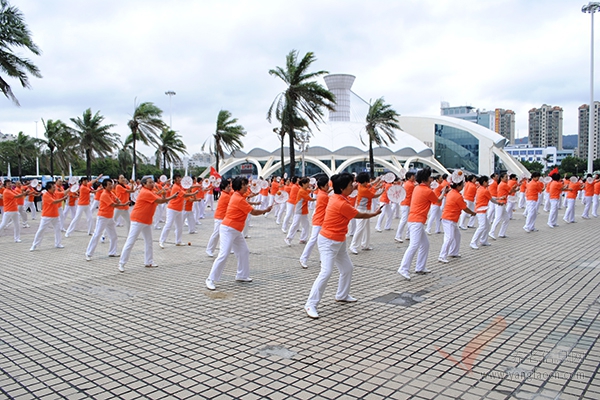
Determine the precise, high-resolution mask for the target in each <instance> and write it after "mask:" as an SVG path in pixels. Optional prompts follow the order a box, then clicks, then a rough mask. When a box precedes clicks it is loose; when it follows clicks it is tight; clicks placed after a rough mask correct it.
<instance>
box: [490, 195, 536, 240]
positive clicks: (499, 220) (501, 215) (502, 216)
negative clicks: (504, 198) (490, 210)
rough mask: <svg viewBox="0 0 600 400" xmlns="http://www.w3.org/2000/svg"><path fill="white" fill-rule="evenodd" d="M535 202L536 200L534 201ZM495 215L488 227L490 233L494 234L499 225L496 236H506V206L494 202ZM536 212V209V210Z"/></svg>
mask: <svg viewBox="0 0 600 400" xmlns="http://www.w3.org/2000/svg"><path fill="white" fill-rule="evenodd" d="M536 203H537V202H536ZM494 208H495V209H496V210H495V217H494V223H493V224H492V227H491V228H490V233H491V234H492V235H495V233H496V228H497V227H498V225H500V230H499V231H498V236H506V229H507V228H508V214H507V213H506V206H505V205H501V204H495V207H494ZM536 212H537V211H536Z"/></svg>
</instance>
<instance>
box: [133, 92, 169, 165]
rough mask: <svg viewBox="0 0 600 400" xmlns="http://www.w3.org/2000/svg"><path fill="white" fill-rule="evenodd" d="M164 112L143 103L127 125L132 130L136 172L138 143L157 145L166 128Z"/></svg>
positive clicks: (149, 103) (151, 104)
mask: <svg viewBox="0 0 600 400" xmlns="http://www.w3.org/2000/svg"><path fill="white" fill-rule="evenodd" d="M161 118H162V110H161V109H160V108H158V107H156V106H155V105H154V103H151V102H145V103H141V104H140V105H139V106H137V107H136V108H135V111H134V112H133V116H132V117H131V120H130V121H129V122H128V123H127V126H129V129H131V136H132V143H133V171H134V172H135V171H136V165H137V152H136V151H135V146H136V142H137V141H138V140H139V141H141V142H142V143H143V144H145V145H147V146H148V145H154V146H156V145H157V139H158V137H159V135H160V132H162V130H163V128H164V127H165V123H164V122H163V121H162V119H161Z"/></svg>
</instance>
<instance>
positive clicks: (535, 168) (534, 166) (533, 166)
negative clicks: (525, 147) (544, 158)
mask: <svg viewBox="0 0 600 400" xmlns="http://www.w3.org/2000/svg"><path fill="white" fill-rule="evenodd" d="M520 163H521V164H523V166H524V167H525V168H527V170H528V171H529V172H539V173H542V171H543V170H544V164H542V163H541V162H539V161H520Z"/></svg>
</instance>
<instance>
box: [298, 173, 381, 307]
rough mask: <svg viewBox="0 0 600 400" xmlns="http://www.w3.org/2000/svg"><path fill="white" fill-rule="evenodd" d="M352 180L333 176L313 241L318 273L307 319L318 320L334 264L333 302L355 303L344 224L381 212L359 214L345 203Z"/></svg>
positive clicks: (344, 174)
mask: <svg viewBox="0 0 600 400" xmlns="http://www.w3.org/2000/svg"><path fill="white" fill-rule="evenodd" d="M353 181H354V177H353V176H352V175H351V174H348V173H341V174H339V175H333V176H332V177H331V182H332V183H333V192H334V195H333V196H331V198H330V199H329V202H328V204H327V209H326V211H325V218H324V220H323V225H322V228H321V232H320V233H319V237H318V239H317V242H318V246H319V253H320V255H321V271H320V272H319V275H318V276H317V279H315V282H314V283H313V285H312V288H311V290H310V294H309V295H308V299H307V300H306V304H305V306H304V311H306V314H307V315H308V316H309V317H310V318H319V313H318V312H317V306H318V304H319V302H320V301H321V298H322V297H323V292H325V287H326V286H327V281H328V280H329V277H330V276H331V274H332V272H333V266H334V264H335V265H336V266H337V268H338V270H339V271H340V279H339V283H338V290H337V293H336V295H335V300H336V301H338V302H342V303H354V302H356V301H357V300H356V299H355V298H354V297H352V296H350V285H351V283H352V270H353V269H354V265H352V261H351V260H350V256H349V255H348V252H347V251H346V234H347V233H348V223H349V222H350V220H351V219H354V218H358V219H368V218H372V217H374V216H376V215H379V214H380V213H381V208H379V209H377V211H375V212H373V213H371V212H359V211H358V210H357V209H356V208H354V207H352V206H351V205H350V203H349V201H348V195H349V194H350V193H352V190H353V189H354V187H353Z"/></svg>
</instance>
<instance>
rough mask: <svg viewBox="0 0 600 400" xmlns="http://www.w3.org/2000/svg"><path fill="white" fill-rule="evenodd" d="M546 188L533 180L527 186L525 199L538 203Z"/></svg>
mask: <svg viewBox="0 0 600 400" xmlns="http://www.w3.org/2000/svg"><path fill="white" fill-rule="evenodd" d="M543 188H544V186H540V185H539V181H534V180H532V181H531V182H529V183H528V184H527V189H526V190H525V198H526V199H527V200H531V201H537V200H538V198H539V196H540V193H542V189H543Z"/></svg>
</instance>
